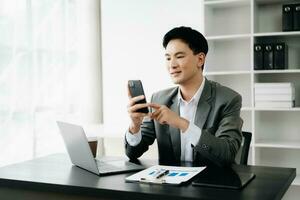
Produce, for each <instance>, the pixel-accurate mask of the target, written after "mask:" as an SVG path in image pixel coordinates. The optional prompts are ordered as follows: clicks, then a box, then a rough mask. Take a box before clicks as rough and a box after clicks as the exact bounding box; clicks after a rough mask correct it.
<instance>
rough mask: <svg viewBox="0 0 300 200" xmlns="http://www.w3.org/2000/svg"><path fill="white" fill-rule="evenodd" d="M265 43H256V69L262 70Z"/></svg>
mask: <svg viewBox="0 0 300 200" xmlns="http://www.w3.org/2000/svg"><path fill="white" fill-rule="evenodd" d="M263 58H264V57H263V45H261V44H254V70H262V69H263V67H264V63H263Z"/></svg>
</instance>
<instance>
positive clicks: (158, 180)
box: [140, 178, 166, 184]
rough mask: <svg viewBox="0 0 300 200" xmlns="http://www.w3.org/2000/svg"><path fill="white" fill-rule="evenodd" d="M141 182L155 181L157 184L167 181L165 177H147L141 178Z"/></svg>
mask: <svg viewBox="0 0 300 200" xmlns="http://www.w3.org/2000/svg"><path fill="white" fill-rule="evenodd" d="M140 182H141V183H155V184H163V183H166V180H165V179H147V178H141V179H140Z"/></svg>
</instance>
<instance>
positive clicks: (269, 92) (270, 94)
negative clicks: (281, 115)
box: [254, 83, 295, 108]
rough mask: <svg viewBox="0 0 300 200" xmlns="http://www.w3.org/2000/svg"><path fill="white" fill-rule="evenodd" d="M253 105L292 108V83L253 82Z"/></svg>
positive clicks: (293, 93) (293, 101) (293, 95)
mask: <svg viewBox="0 0 300 200" xmlns="http://www.w3.org/2000/svg"><path fill="white" fill-rule="evenodd" d="M254 101H255V107H260V108H261V107H264V108H292V107H294V106H295V87H294V85H293V83H255V85H254Z"/></svg>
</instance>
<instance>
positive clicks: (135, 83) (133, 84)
mask: <svg viewBox="0 0 300 200" xmlns="http://www.w3.org/2000/svg"><path fill="white" fill-rule="evenodd" d="M128 88H129V92H130V94H131V96H132V97H136V96H140V95H144V97H145V98H144V99H142V100H140V101H138V102H136V104H139V103H146V96H145V93H144V89H143V85H142V81H141V80H129V81H128ZM137 112H141V113H149V109H148V108H147V107H146V108H141V109H138V110H137Z"/></svg>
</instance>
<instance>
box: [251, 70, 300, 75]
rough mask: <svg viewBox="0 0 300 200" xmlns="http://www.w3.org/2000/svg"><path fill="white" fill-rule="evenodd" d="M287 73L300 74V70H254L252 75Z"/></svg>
mask: <svg viewBox="0 0 300 200" xmlns="http://www.w3.org/2000/svg"><path fill="white" fill-rule="evenodd" d="M289 73H300V69H283V70H254V74H289Z"/></svg>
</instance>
